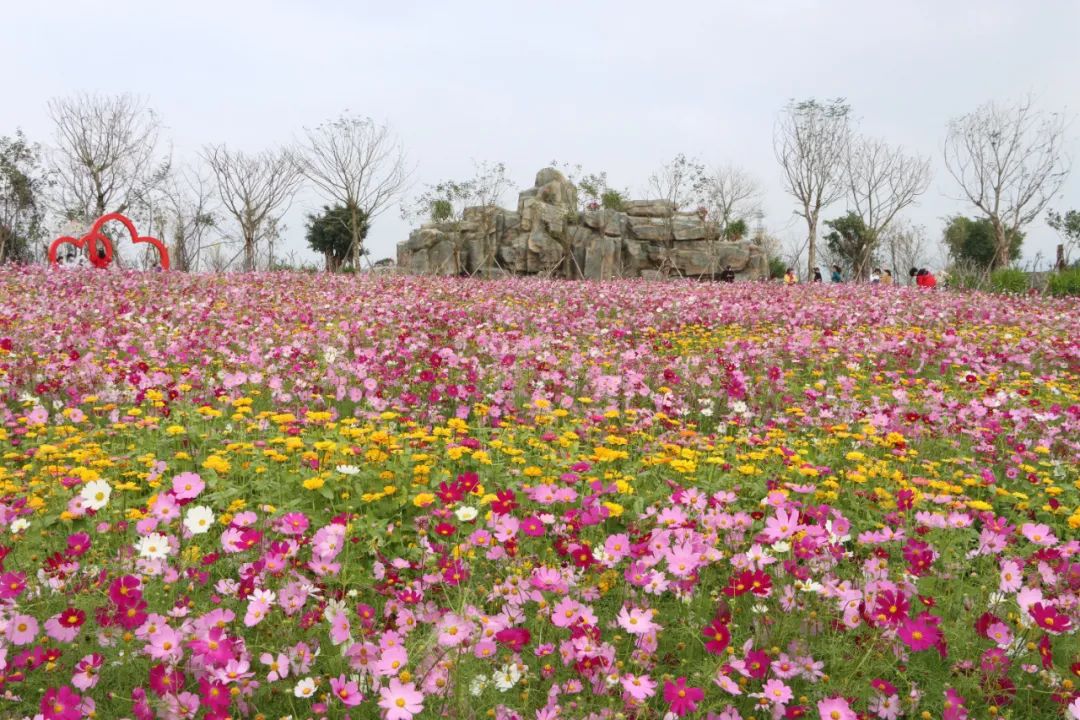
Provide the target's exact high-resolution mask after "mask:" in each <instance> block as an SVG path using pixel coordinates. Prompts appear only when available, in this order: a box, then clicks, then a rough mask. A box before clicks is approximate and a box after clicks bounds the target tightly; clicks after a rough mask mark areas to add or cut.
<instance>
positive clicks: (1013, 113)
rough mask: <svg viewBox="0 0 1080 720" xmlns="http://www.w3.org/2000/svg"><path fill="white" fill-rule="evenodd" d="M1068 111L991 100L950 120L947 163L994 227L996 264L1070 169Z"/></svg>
mask: <svg viewBox="0 0 1080 720" xmlns="http://www.w3.org/2000/svg"><path fill="white" fill-rule="evenodd" d="M1064 135H1065V116H1064V115H1063V114H1059V113H1049V114H1045V113H1042V112H1039V111H1038V110H1037V109H1036V108H1035V107H1034V105H1033V103H1032V100H1031V98H1026V99H1025V100H1023V101H1021V102H1019V103H1017V104H1014V105H1003V104H998V103H995V102H989V103H986V104H985V105H983V106H981V107H979V108H978V109H976V110H975V111H974V112H971V113H969V114H967V115H963V116H961V117H959V118H956V119H954V120H953V121H952V122H950V123H949V131H948V135H947V136H946V138H945V167H946V168H948V170H949V174H950V175H952V176H953V179H954V180H956V183H957V184H958V185H959V186H960V190H961V193H962V194H963V197H964V198H965V199H967V200H968V201H969V202H970V203H971V204H972V205H974V206H975V207H976V208H978V209H979V210H981V211H982V212H983V214H984V215H986V217H987V219H989V220H990V224H991V226H992V227H993V229H994V241H995V253H994V259H993V262H992V263H991V269H994V268H999V267H1002V266H1004V265H1007V264H1008V262H1009V245H1010V240H1011V238H1012V237H1014V235H1015V233H1017V232H1019V231H1020V229H1021V228H1022V227H1024V226H1025V225H1027V224H1028V223H1030V222H1031V221H1032V220H1034V219H1035V218H1037V217H1038V216H1039V215H1040V214H1041V213H1042V211H1043V209H1044V208H1045V207H1046V205H1047V203H1049V202H1050V199H1051V198H1052V197H1053V196H1054V194H1055V193H1057V191H1058V190H1059V189H1060V188H1061V185H1062V183H1064V182H1065V178H1066V177H1067V176H1068V174H1069V161H1068V158H1067V157H1066V156H1065V152H1064V148H1063V143H1064Z"/></svg>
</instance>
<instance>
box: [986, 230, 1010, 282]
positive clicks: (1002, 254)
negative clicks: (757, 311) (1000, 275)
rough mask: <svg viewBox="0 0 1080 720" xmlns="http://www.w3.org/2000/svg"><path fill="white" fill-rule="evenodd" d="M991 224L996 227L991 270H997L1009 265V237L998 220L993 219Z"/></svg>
mask: <svg viewBox="0 0 1080 720" xmlns="http://www.w3.org/2000/svg"><path fill="white" fill-rule="evenodd" d="M990 224H991V225H993V227H994V260H993V262H991V263H990V269H991V270H997V269H998V268H1003V267H1005V266H1006V265H1008V264H1009V236H1008V234H1007V233H1006V232H1005V226H1004V225H1002V224H1001V221H1000V220H998V219H997V218H991V219H990Z"/></svg>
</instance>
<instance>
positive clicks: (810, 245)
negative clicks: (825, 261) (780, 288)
mask: <svg viewBox="0 0 1080 720" xmlns="http://www.w3.org/2000/svg"><path fill="white" fill-rule="evenodd" d="M817 221H818V214H817V212H816V211H815V212H812V213H808V214H807V216H806V229H807V231H808V234H807V239H806V246H807V250H806V277H807V279H812V278H813V277H814V268H815V267H817Z"/></svg>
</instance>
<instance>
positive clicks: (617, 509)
mask: <svg viewBox="0 0 1080 720" xmlns="http://www.w3.org/2000/svg"><path fill="white" fill-rule="evenodd" d="M604 507H606V508H607V509H608V510H609V511H610V512H611V517H620V516H621V515H622V514H623V506H622V505H620V504H619V503H613V502H605V503H604Z"/></svg>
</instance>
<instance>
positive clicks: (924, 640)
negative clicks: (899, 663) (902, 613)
mask: <svg viewBox="0 0 1080 720" xmlns="http://www.w3.org/2000/svg"><path fill="white" fill-rule="evenodd" d="M929 617H930V616H929V615H928V614H927V613H923V614H922V615H920V616H919V617H917V618H908V619H906V620H905V621H904V623H903V625H901V626H900V630H899V631H898V634H899V635H900V639H901V640H903V641H904V644H906V645H907V646H908V647H909V648H911V649H912V650H914V651H916V652H918V651H920V650H926V649H928V648H932V647H934V645H936V644H937V642H938V640H940V639H941V632H940V631H939V630H938V629H937V627H936V626H935V625H933V624H931V623H930V622H929V621H928V618H929Z"/></svg>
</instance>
